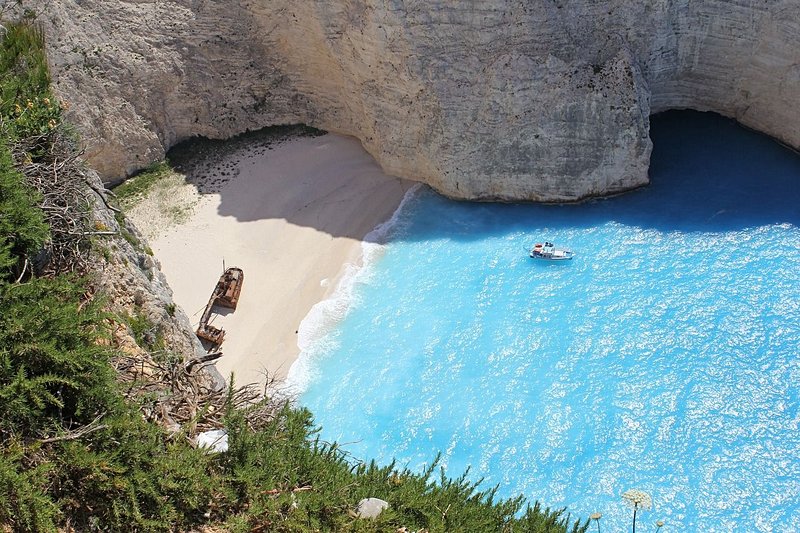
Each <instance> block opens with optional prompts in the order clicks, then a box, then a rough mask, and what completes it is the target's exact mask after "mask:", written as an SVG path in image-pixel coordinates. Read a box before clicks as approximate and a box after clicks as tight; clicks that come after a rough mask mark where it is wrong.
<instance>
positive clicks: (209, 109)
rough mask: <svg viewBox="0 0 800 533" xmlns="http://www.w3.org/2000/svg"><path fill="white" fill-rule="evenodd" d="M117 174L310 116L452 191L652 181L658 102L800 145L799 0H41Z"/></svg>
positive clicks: (402, 172)
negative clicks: (191, 145) (189, 142)
mask: <svg viewBox="0 0 800 533" xmlns="http://www.w3.org/2000/svg"><path fill="white" fill-rule="evenodd" d="M34 4H36V5H35V6H34V8H35V9H36V11H37V12H39V13H41V15H40V20H41V21H42V22H43V23H44V26H45V29H46V34H47V38H48V54H49V57H50V60H51V63H52V70H53V74H54V78H55V81H56V86H57V90H58V92H59V93H60V95H61V96H62V97H63V98H64V99H65V100H66V101H68V102H70V104H71V105H72V108H71V115H72V116H71V119H72V120H73V121H74V122H75V123H77V124H78V126H79V129H80V131H81V133H82V134H83V138H84V140H85V142H86V144H87V148H88V149H87V156H88V159H89V161H90V162H91V164H92V165H93V166H94V167H95V168H96V169H97V170H98V171H99V172H100V174H101V175H102V176H103V177H104V179H105V180H106V181H109V182H113V181H118V180H120V179H122V178H124V177H125V176H126V175H127V174H129V173H131V172H132V171H134V170H136V169H139V168H141V167H143V166H145V165H147V164H148V163H150V162H151V161H154V160H156V159H159V158H161V157H163V154H164V151H165V150H166V149H168V148H169V147H170V146H172V145H174V144H175V143H176V142H179V141H181V140H183V139H186V138H188V137H191V136H194V135H204V136H207V137H216V138H223V137H228V136H231V135H233V134H236V133H239V132H242V131H245V130H248V129H255V128H260V127H264V126H268V125H275V124H287V123H305V124H308V125H311V126H316V127H319V128H322V129H326V130H329V131H333V132H338V133H344V134H349V135H354V136H356V137H358V138H359V139H360V140H361V142H362V144H363V145H364V147H365V148H366V149H367V150H368V151H369V152H370V153H371V154H372V155H373V156H374V157H375V158H376V160H377V161H378V162H379V163H380V164H381V165H382V166H383V168H384V170H385V171H387V172H389V173H391V174H395V175H398V176H402V177H406V178H410V179H414V180H418V181H423V182H426V183H429V184H431V185H432V186H433V187H435V188H436V189H438V190H439V191H441V192H443V193H444V194H447V195H449V196H452V197H455V198H468V199H482V200H492V199H501V200H537V201H570V200H579V199H582V198H586V197H591V196H594V195H602V194H609V193H614V192H618V191H622V190H626V189H630V188H633V187H637V186H639V185H643V184H645V183H647V168H648V164H649V157H650V151H651V143H650V140H649V136H648V129H649V115H650V114H651V113H654V112H658V111H663V110H666V109H672V108H692V109H698V110H713V111H716V112H719V113H722V114H724V115H727V116H730V117H734V118H736V119H737V120H739V121H740V122H742V123H743V124H745V125H747V126H750V127H752V128H755V129H758V130H761V131H763V132H766V133H768V134H770V135H772V136H774V137H776V138H778V139H780V140H781V141H783V142H785V143H787V144H789V145H792V146H795V147H797V146H800V105H798V102H800V0H771V1H769V2H764V1H757V0H736V1H733V0H729V1H723V0H691V1H690V0H650V1H648V2H629V1H623V0H605V1H593V2H589V1H588V0H584V1H577V0H574V1H567V0H544V1H538V2H531V1H528V0H482V1H476V2H452V1H445V0H425V1H419V0H383V1H380V2H379V1H376V0H214V1H211V0H150V1H147V0H37V1H36V2H34Z"/></svg>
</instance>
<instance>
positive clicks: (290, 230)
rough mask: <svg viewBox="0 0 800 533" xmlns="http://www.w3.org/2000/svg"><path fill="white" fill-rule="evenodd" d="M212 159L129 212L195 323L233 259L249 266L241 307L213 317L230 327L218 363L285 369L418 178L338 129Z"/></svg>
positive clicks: (243, 378) (260, 374) (252, 377)
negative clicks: (405, 175) (313, 320)
mask: <svg viewBox="0 0 800 533" xmlns="http://www.w3.org/2000/svg"><path fill="white" fill-rule="evenodd" d="M203 159H204V165H202V167H201V168H199V169H195V170H189V171H188V172H187V175H186V179H185V180H182V179H181V180H172V181H173V182H172V183H171V184H170V185H169V186H168V188H167V189H165V190H158V189H156V190H153V191H150V193H149V194H148V195H147V196H146V198H144V199H143V200H142V201H141V202H140V203H139V205H137V206H136V208H134V209H133V210H131V212H130V213H129V216H130V218H131V219H132V220H133V222H134V224H136V226H137V227H139V229H140V230H142V232H143V233H144V234H145V235H146V236H147V238H148V240H149V241H150V246H151V247H152V249H153V251H154V255H155V257H156V259H157V260H158V261H159V263H160V265H161V270H162V271H163V272H164V274H165V276H166V277H167V280H168V282H169V285H170V287H171V288H172V290H173V294H174V299H175V302H176V303H177V304H178V305H180V306H181V307H182V308H183V309H184V311H186V314H187V315H188V316H189V319H190V321H191V322H192V325H193V326H194V327H196V325H197V323H198V321H199V319H200V315H201V313H202V310H203V308H204V307H205V304H206V302H207V300H208V297H209V296H210V293H211V290H212V289H213V287H214V284H215V283H216V280H217V279H218V277H219V275H220V273H221V272H222V270H223V268H222V267H223V262H224V265H225V266H226V267H232V266H237V267H240V268H242V269H243V270H244V283H243V289H242V295H241V298H240V303H239V306H238V307H237V309H236V311H235V312H232V313H230V312H229V313H224V312H221V313H219V314H214V315H213V317H212V320H211V323H212V324H213V325H215V326H217V327H222V328H223V329H225V331H226V337H225V341H224V343H223V344H222V346H221V347H220V349H221V351H222V352H223V356H222V357H221V358H220V359H219V360H218V361H217V362H216V367H217V369H218V370H219V372H220V373H221V374H222V375H223V377H224V378H225V379H226V381H229V380H230V374H231V373H232V372H233V373H234V379H235V382H236V383H237V384H238V385H244V384H247V383H256V384H259V385H264V384H265V383H266V382H267V381H268V380H270V379H273V378H277V379H279V380H285V379H286V377H287V375H288V373H289V369H290V368H291V367H292V365H293V364H294V363H295V361H297V360H298V357H299V355H300V351H301V350H300V347H299V346H298V339H299V337H298V335H299V333H300V330H301V323H302V322H303V321H304V320H305V319H306V318H307V317H308V316H309V313H311V312H312V309H314V308H315V307H316V306H318V305H319V304H320V303H322V302H325V301H327V300H329V299H330V298H331V297H334V296H335V295H336V293H337V291H338V288H339V285H340V283H341V282H342V280H343V279H344V278H345V277H346V276H347V274H348V273H349V272H350V270H351V269H353V268H355V269H359V268H361V267H362V266H363V250H364V246H365V245H370V244H371V240H375V239H376V238H377V236H376V234H375V232H376V230H378V229H379V228H380V227H381V226H383V225H384V224H385V223H387V222H388V221H390V220H392V219H393V217H394V216H395V215H394V214H395V212H396V211H397V209H398V207H399V206H400V204H401V202H402V201H403V199H404V198H405V196H406V193H407V191H408V190H409V189H411V188H412V187H413V185H414V182H410V181H408V180H402V179H400V178H396V177H392V176H388V175H386V174H384V173H383V171H382V170H381V169H380V167H379V166H378V165H377V163H376V162H375V161H374V160H373V159H372V157H371V156H370V155H369V154H367V152H366V151H365V150H364V149H363V148H362V147H361V145H360V143H359V142H358V141H357V140H356V139H353V138H350V137H344V136H340V135H334V134H325V135H322V136H313V137H310V136H295V137H290V138H282V139H276V142H274V143H271V144H270V143H267V144H263V143H262V144H260V145H244V146H242V145H239V146H234V147H233V148H232V149H231V150H230V151H225V150H224V149H222V150H220V151H219V154H218V155H217V156H214V158H213V160H209V157H208V155H206V154H204V155H203ZM176 212H177V213H182V216H180V217H177V219H176V218H174V217H173V219H172V220H170V217H169V214H170V213H173V214H174V213H176ZM215 310H216V309H215Z"/></svg>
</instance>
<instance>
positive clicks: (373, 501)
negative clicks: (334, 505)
mask: <svg viewBox="0 0 800 533" xmlns="http://www.w3.org/2000/svg"><path fill="white" fill-rule="evenodd" d="M388 507H389V502H386V501H383V500H381V499H380V498H364V499H363V500H361V501H360V502H358V506H357V507H356V513H358V516H359V518H376V517H377V516H378V515H379V514H381V512H383V510H384V509H387V508H388Z"/></svg>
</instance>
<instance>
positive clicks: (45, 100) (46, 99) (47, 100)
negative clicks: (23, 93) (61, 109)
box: [42, 98, 50, 105]
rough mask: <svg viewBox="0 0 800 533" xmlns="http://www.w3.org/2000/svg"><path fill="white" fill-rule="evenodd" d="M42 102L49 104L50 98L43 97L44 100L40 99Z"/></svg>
mask: <svg viewBox="0 0 800 533" xmlns="http://www.w3.org/2000/svg"><path fill="white" fill-rule="evenodd" d="M42 102H44V105H50V99H49V98H45V99H44V100H42Z"/></svg>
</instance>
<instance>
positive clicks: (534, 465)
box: [291, 113, 800, 531]
mask: <svg viewBox="0 0 800 533" xmlns="http://www.w3.org/2000/svg"><path fill="white" fill-rule="evenodd" d="M652 138H653V141H654V146H655V148H654V151H653V158H652V167H651V181H652V183H651V185H650V186H648V187H647V188H644V189H640V190H638V191H635V192H632V193H629V194H627V195H624V196H621V197H617V198H613V199H609V200H603V201H595V202H590V203H586V204H582V205H574V206H541V205H493V204H491V205H490V204H472V203H458V202H452V201H449V200H446V199H443V198H441V197H439V196H437V195H435V194H434V193H432V192H429V191H427V190H423V191H422V192H420V193H418V194H417V195H416V196H414V197H413V198H412V199H411V200H409V201H408V202H407V203H406V204H405V206H404V208H403V209H402V210H401V212H400V213H399V214H398V217H397V220H396V221H395V223H394V225H393V227H392V229H391V230H390V231H389V234H388V244H387V245H386V246H385V247H383V250H382V253H381V254H379V255H380V256H379V257H378V258H377V259H376V260H374V261H373V262H372V263H370V265H369V266H368V267H367V268H365V269H364V270H362V271H361V272H360V273H358V274H356V275H355V276H354V277H353V278H351V280H350V281H351V282H352V284H351V288H350V290H343V291H342V292H341V293H340V294H339V300H338V301H336V302H334V303H333V304H332V303H331V302H328V303H327V304H325V305H328V308H327V310H325V309H322V311H325V313H328V314H330V313H331V312H332V311H335V310H336V309H339V310H341V309H342V305H343V303H349V311H348V312H347V314H346V316H345V318H344V319H343V320H340V321H338V323H337V324H336V325H335V327H334V328H333V329H331V328H330V327H328V328H327V331H323V333H324V334H320V329H319V328H320V327H322V328H325V327H326V326H325V322H324V321H323V322H320V321H319V320H311V322H313V324H308V323H306V324H304V331H303V332H301V333H304V334H305V338H306V341H305V343H306V344H305V346H304V347H305V350H304V352H303V354H302V356H301V360H300V362H299V363H297V364H296V365H295V366H294V367H293V369H292V372H291V379H292V380H293V381H294V382H296V383H299V384H300V385H301V386H302V387H303V388H304V389H305V392H304V394H303V395H302V397H301V399H300V401H301V403H302V404H303V405H305V406H307V407H309V408H310V409H311V411H312V412H313V413H314V414H315V417H316V422H317V423H318V424H320V425H321V426H322V436H323V437H324V438H325V439H327V440H337V441H339V442H341V443H347V444H346V448H347V449H348V450H349V451H350V452H351V453H352V454H353V455H354V456H355V457H359V458H376V459H377V460H378V461H379V462H381V463H388V462H389V461H390V460H391V459H392V458H397V460H398V462H399V464H400V465H408V466H409V467H410V468H412V469H415V470H419V469H421V468H422V467H423V465H425V464H427V463H429V462H430V461H431V460H432V459H433V458H434V456H435V455H436V453H437V452H439V451H441V452H442V454H443V460H442V464H443V465H444V466H445V467H446V468H447V471H448V473H449V474H451V475H459V474H460V473H462V472H463V471H464V470H465V469H466V468H467V467H471V475H472V476H473V477H474V478H476V479H477V478H479V477H483V478H485V480H486V481H485V486H486V487H491V486H493V485H495V484H498V485H499V487H500V490H499V493H500V495H502V496H507V497H511V496H514V495H516V494H520V493H521V494H524V495H525V496H527V497H528V498H529V499H538V500H540V501H541V502H542V503H543V504H545V505H547V506H551V507H561V506H567V507H568V508H569V510H570V511H571V512H572V513H573V514H578V515H580V516H582V517H584V518H585V517H588V515H589V514H590V513H592V512H595V511H599V512H601V513H603V519H602V526H603V528H604V531H623V530H625V529H626V528H627V527H629V526H630V518H631V511H630V509H628V508H627V507H625V505H624V503H623V501H622V499H621V495H622V493H623V492H625V491H626V490H627V489H630V488H639V489H642V490H645V491H647V492H649V493H650V494H651V495H652V497H653V502H654V508H653V510H650V511H645V512H642V513H640V514H639V529H640V530H641V531H653V530H654V529H655V527H654V526H653V524H654V523H655V521H656V520H658V519H663V520H665V522H666V523H667V524H669V525H670V526H671V527H672V528H671V529H670V531H797V530H798V528H800V525H798V524H800V431H799V429H800V428H798V425H800V413H799V412H798V387H797V384H798V381H800V364H799V363H798V361H800V357H799V356H798V347H800V157H798V156H797V155H796V154H794V153H792V152H790V151H788V150H786V149H784V148H782V147H780V146H778V145H777V144H776V143H774V142H773V141H771V140H769V139H767V138H765V137H763V136H760V135H758V134H755V133H752V132H749V131H745V130H743V129H741V128H740V127H738V126H736V125H735V124H733V123H732V122H730V121H728V120H727V119H724V118H721V117H718V116H715V115H706V114H699V113H671V114H667V115H662V116H657V117H653V125H652ZM543 240H550V241H553V242H555V243H557V244H562V245H565V246H568V247H570V248H572V249H573V250H574V251H575V253H576V258H575V259H574V260H573V261H571V262H569V263H558V264H554V263H544V262H536V261H534V260H532V259H530V258H529V257H528V255H527V249H528V248H529V247H530V246H531V245H532V244H533V243H534V242H537V241H543ZM368 251H369V250H368ZM372 252H374V250H372ZM325 305H323V306H322V307H325ZM317 311H320V309H318V310H317ZM325 313H322V314H325ZM317 314H318V315H320V313H317ZM318 318H319V316H317V319H318ZM329 318H330V317H329ZM593 527H594V526H593Z"/></svg>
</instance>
